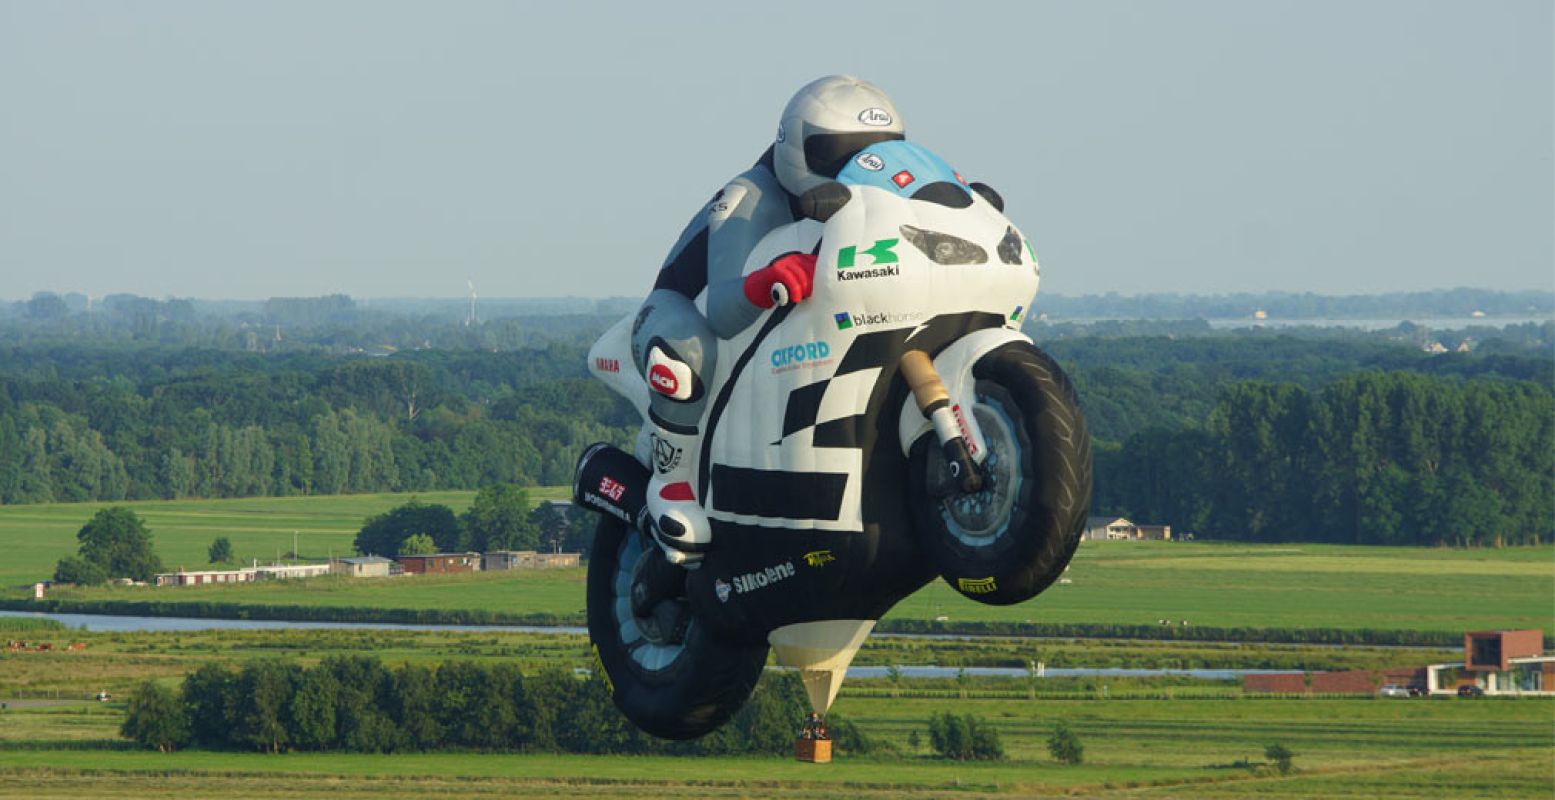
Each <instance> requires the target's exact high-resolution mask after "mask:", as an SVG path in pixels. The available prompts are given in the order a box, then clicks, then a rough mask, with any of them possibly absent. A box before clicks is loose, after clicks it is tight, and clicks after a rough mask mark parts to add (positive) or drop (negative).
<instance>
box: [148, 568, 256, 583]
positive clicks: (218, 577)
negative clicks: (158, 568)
mask: <svg viewBox="0 0 1555 800" xmlns="http://www.w3.org/2000/svg"><path fill="white" fill-rule="evenodd" d="M254 578H255V572H254V570H252V569H202V570H195V571H193V572H187V571H185V570H184V569H183V568H181V567H180V568H179V570H178V571H177V572H159V573H157V574H156V585H157V586H205V585H208V584H213V583H250V582H252V581H253V580H254Z"/></svg>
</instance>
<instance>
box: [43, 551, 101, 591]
mask: <svg viewBox="0 0 1555 800" xmlns="http://www.w3.org/2000/svg"><path fill="white" fill-rule="evenodd" d="M54 581H55V582H56V583H73V584H75V585H77V586H98V585H101V584H103V583H106V582H107V581H108V573H106V572H103V568H102V567H99V566H97V565H96V564H95V563H93V562H91V561H88V560H86V559H84V558H81V557H79V556H68V557H66V558H62V559H60V560H59V563H58V564H56V565H55V566H54Z"/></svg>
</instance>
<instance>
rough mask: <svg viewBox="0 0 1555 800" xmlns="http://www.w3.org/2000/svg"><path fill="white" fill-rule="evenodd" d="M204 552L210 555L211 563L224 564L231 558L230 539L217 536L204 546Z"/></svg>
mask: <svg viewBox="0 0 1555 800" xmlns="http://www.w3.org/2000/svg"><path fill="white" fill-rule="evenodd" d="M206 554H207V555H208V556H210V562H211V563H212V564H226V563H228V562H230V561H231V560H232V541H231V540H230V539H228V538H227V537H225V536H218V537H216V538H215V540H213V541H212V542H211V546H210V547H208V548H206Z"/></svg>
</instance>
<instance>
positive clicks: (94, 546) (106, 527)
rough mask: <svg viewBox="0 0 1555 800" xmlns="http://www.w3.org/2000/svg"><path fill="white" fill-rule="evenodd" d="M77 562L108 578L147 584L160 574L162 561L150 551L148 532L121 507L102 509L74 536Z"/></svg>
mask: <svg viewBox="0 0 1555 800" xmlns="http://www.w3.org/2000/svg"><path fill="white" fill-rule="evenodd" d="M76 539H77V540H78V541H80V542H81V558H82V559H84V560H86V561H89V562H91V563H93V564H95V565H97V567H98V568H99V569H101V570H102V571H103V572H104V573H106V574H107V575H108V577H110V578H133V579H134V580H137V581H150V580H151V579H152V578H153V576H155V575H156V573H158V572H161V571H162V560H161V559H159V558H157V554H156V552H155V551H153V550H152V547H151V531H150V530H148V529H147V528H146V523H145V522H144V521H142V520H141V518H140V517H139V516H138V515H136V513H135V512H134V511H131V510H129V509H128V508H124V507H123V506H114V507H112V508H105V509H103V510H101V511H98V512H97V513H96V514H95V515H93V517H92V519H91V521H89V522H87V523H86V525H84V526H82V528H81V530H80V531H78V532H77V533H76Z"/></svg>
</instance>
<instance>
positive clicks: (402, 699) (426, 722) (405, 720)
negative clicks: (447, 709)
mask: <svg viewBox="0 0 1555 800" xmlns="http://www.w3.org/2000/svg"><path fill="white" fill-rule="evenodd" d="M393 696H394V703H393V708H392V711H391V714H390V716H391V717H392V718H393V720H394V724H395V725H397V726H398V727H399V729H400V730H401V731H403V732H404V734H405V739H406V743H407V746H408V747H410V748H412V749H415V750H433V749H436V748H437V747H438V746H440V745H441V744H442V743H443V726H442V723H441V722H440V721H439V719H438V711H439V708H440V705H441V698H440V696H439V694H438V689H437V673H436V672H435V671H434V670H433V669H432V668H430V667H424V666H421V665H418V664H406V665H405V666H403V667H401V668H400V669H399V670H398V671H396V672H395V673H394V689H393Z"/></svg>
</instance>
